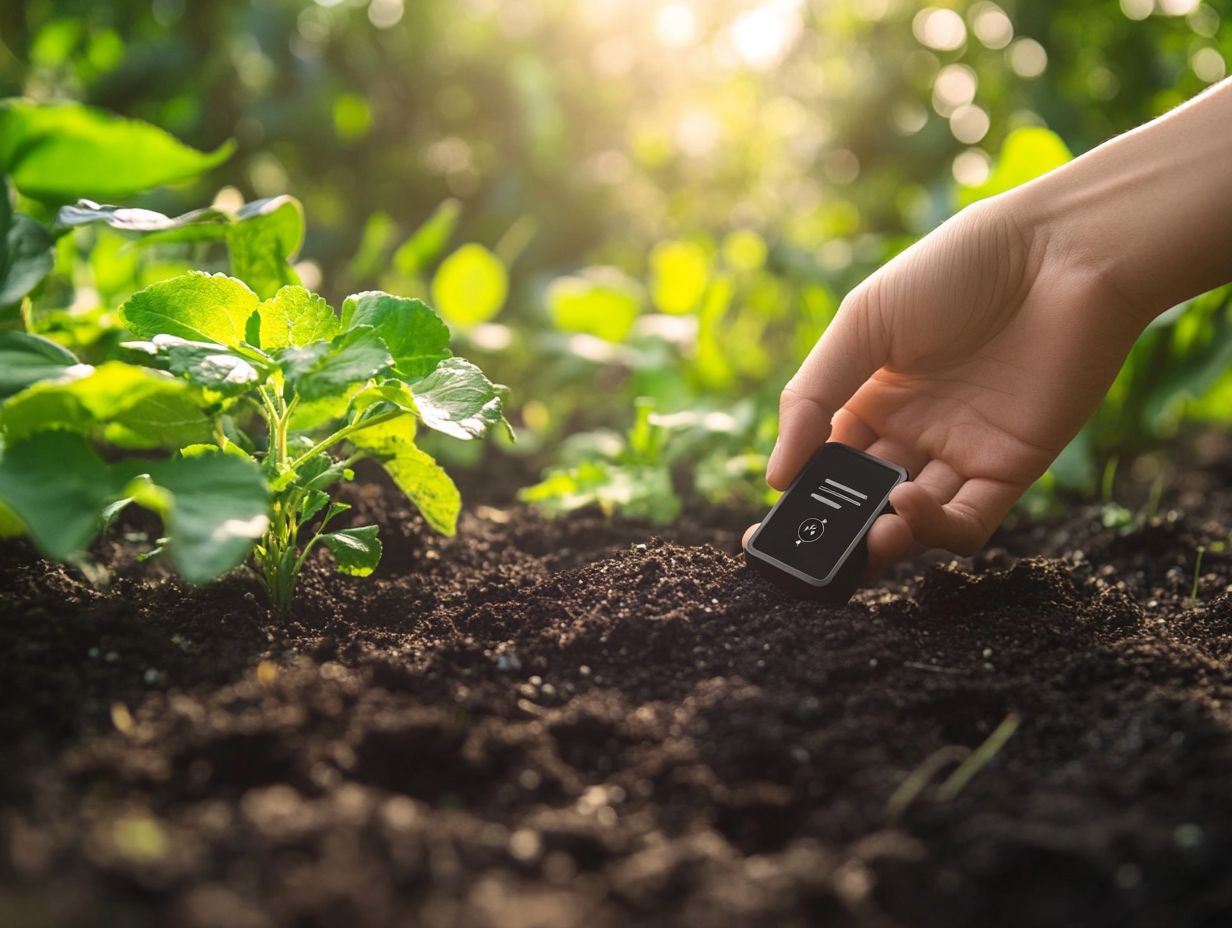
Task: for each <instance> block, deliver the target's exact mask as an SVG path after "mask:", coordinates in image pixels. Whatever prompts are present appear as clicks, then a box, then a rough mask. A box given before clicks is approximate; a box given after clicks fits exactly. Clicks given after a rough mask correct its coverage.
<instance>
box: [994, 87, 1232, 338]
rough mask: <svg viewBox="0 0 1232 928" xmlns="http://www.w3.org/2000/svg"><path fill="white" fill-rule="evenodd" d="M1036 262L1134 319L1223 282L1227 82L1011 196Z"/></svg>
mask: <svg viewBox="0 0 1232 928" xmlns="http://www.w3.org/2000/svg"><path fill="white" fill-rule="evenodd" d="M1015 193H1016V196H1015V197H1014V203H1015V206H1016V207H1017V208H1018V209H1019V215H1020V216H1021V218H1022V221H1023V222H1024V223H1025V224H1026V225H1027V226H1029V228H1030V229H1031V234H1032V235H1033V237H1035V238H1037V239H1040V240H1042V241H1041V242H1040V244H1041V253H1042V254H1043V255H1044V260H1050V261H1063V262H1065V263H1072V264H1074V265H1075V266H1077V267H1080V268H1082V269H1083V270H1085V271H1089V272H1090V273H1091V274H1093V275H1096V276H1098V277H1099V278H1101V279H1102V280H1104V281H1106V282H1107V283H1108V284H1109V285H1110V286H1111V287H1112V288H1113V289H1114V291H1115V292H1116V293H1117V294H1118V295H1119V296H1120V297H1121V298H1122V299H1124V300H1125V301H1126V302H1127V303H1128V304H1129V305H1130V306H1131V307H1132V309H1133V310H1134V311H1135V312H1136V313H1139V314H1140V315H1141V317H1142V319H1143V321H1145V320H1149V319H1150V318H1152V317H1154V316H1155V315H1158V314H1159V313H1161V312H1163V311H1164V310H1165V309H1167V308H1168V307H1170V306H1172V305H1174V304H1176V303H1179V302H1181V301H1182V300H1185V299H1187V298H1189V297H1192V296H1195V295H1197V294H1199V293H1203V292H1205V291H1207V290H1210V289H1212V288H1213V287H1217V286H1219V285H1220V284H1224V283H1227V282H1228V281H1230V280H1232V80H1230V81H1224V82H1223V83H1222V84H1219V85H1217V86H1216V87H1213V88H1211V89H1210V90H1209V91H1207V92H1206V93H1204V94H1202V95H1200V96H1198V97H1196V98H1195V99H1193V100H1191V101H1190V102H1188V103H1186V104H1185V105H1184V106H1181V107H1178V108H1177V109H1175V110H1173V111H1172V112H1170V113H1168V114H1167V115H1165V116H1162V117H1160V118H1159V119H1156V120H1154V121H1153V122H1150V123H1147V124H1146V125H1145V126H1142V127H1141V128H1139V129H1135V130H1134V131H1132V132H1128V133H1126V134H1125V135H1122V136H1119V137H1117V138H1115V139H1113V140H1112V141H1110V142H1107V143H1106V144H1104V145H1101V146H1099V147H1098V148H1096V149H1093V150H1092V151H1090V152H1088V153H1087V154H1085V155H1083V156H1082V157H1080V158H1078V159H1076V160H1074V161H1073V162H1071V163H1070V164H1068V165H1066V166H1065V167H1063V168H1061V169H1059V170H1057V171H1054V172H1052V173H1051V174H1048V175H1045V176H1044V177H1042V178H1040V179H1039V180H1038V181H1035V182H1033V183H1031V184H1028V185H1027V186H1025V187H1022V188H1020V189H1019V191H1016V192H1015Z"/></svg>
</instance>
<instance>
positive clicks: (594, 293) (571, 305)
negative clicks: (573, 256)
mask: <svg viewBox="0 0 1232 928" xmlns="http://www.w3.org/2000/svg"><path fill="white" fill-rule="evenodd" d="M547 302H548V310H549V312H551V314H552V322H553V323H554V324H555V325H556V327H557V328H558V329H561V330H562V331H565V332H582V333H585V334H587V335H595V336H597V337H599V338H602V339H605V340H607V341H609V342H623V341H624V340H625V339H626V338H628V337H629V333H630V332H631V331H632V329H633V323H634V322H635V321H636V320H637V315H638V313H639V312H640V311H641V306H642V291H641V287H640V286H639V285H638V283H637V281H635V280H633V278H631V277H629V276H628V275H627V274H625V273H624V272H623V271H621V270H619V269H617V268H614V267H590V268H586V269H585V270H583V271H582V272H581V273H579V274H577V275H574V276H572V277H559V278H557V279H556V280H554V281H552V283H551V284H550V285H549V286H548V291H547Z"/></svg>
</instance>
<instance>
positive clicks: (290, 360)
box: [278, 326, 393, 401]
mask: <svg viewBox="0 0 1232 928" xmlns="http://www.w3.org/2000/svg"><path fill="white" fill-rule="evenodd" d="M278 363H279V365H280V366H281V367H282V372H283V376H284V377H285V378H286V381H287V385H288V386H289V387H290V388H291V389H293V390H294V391H295V392H296V393H297V394H298V395H299V396H300V398H301V399H305V400H310V401H311V400H317V399H320V398H321V397H325V396H331V395H335V394H338V393H342V392H343V391H345V390H346V389H347V388H348V387H351V386H352V385H353V384H357V383H363V382H364V381H366V380H370V379H371V378H373V377H375V376H376V375H377V374H379V373H381V372H382V371H384V370H387V369H388V368H389V367H390V366H391V365H392V364H393V358H392V357H391V356H390V353H389V350H388V349H387V348H386V347H385V343H384V342H383V341H382V340H381V338H380V337H379V336H378V335H377V334H376V332H375V331H373V330H372V329H371V328H368V327H366V326H365V327H363V328H358V329H351V330H349V331H347V332H343V333H342V334H341V335H339V336H338V337H337V338H335V339H334V340H333V341H332V342H315V343H313V344H312V345H309V346H308V347H306V348H287V349H285V350H284V351H282V352H281V353H280V354H279V355H278Z"/></svg>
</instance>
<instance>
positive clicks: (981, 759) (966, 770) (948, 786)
mask: <svg viewBox="0 0 1232 928" xmlns="http://www.w3.org/2000/svg"><path fill="white" fill-rule="evenodd" d="M1020 721H1021V719H1020V718H1019V717H1018V714H1017V713H1015V712H1011V713H1010V714H1009V715H1007V716H1006V717H1005V718H1004V719H1003V720H1002V722H1001V724H1000V725H998V726H997V727H996V728H994V729H993V731H992V734H990V735H989V736H988V737H987V738H985V739H984V743H983V744H981V745H980V746H979V747H978V748H976V749H975V750H974V751H972V752H971V754H970V756H969V757H968V758H967V759H966V760H964V761H963V762H962V763H961V764H959V765H958V769H957V770H955V771H954V772H953V773H951V774H950V776H949V778H948V779H947V780H946V781H945V782H944V783H942V784H941V785H940V786H938V787H937V799H938V800H940V801H941V802H949V801H950V800H952V799H954V798H955V797H956V796H957V795H958V794H959V793H961V792H962V791H963V789H964V788H965V787H966V785H967V784H968V783H970V782H971V780H972V779H973V778H974V777H975V775H976V774H977V773H979V772H980V771H981V770H983V769H984V767H985V766H986V765H987V764H988V762H989V761H991V760H992V759H993V758H994V757H996V756H997V753H998V752H999V751H1000V750H1001V749H1002V748H1003V747H1005V742H1007V741H1009V740H1010V738H1011V737H1013V735H1014V732H1016V731H1017V730H1018V723H1019V722H1020Z"/></svg>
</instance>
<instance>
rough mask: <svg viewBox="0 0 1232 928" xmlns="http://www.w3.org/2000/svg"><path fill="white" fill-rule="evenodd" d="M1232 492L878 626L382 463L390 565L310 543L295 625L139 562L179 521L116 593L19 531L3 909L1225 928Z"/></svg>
mask: <svg viewBox="0 0 1232 928" xmlns="http://www.w3.org/2000/svg"><path fill="white" fill-rule="evenodd" d="M1228 484H1229V481H1228V479H1227V475H1225V474H1220V475H1216V474H1198V475H1196V476H1194V477H1193V478H1192V479H1190V480H1189V481H1188V484H1187V486H1188V489H1187V490H1186V491H1185V492H1184V493H1180V494H1179V495H1176V496H1174V498H1172V499H1171V504H1172V505H1171V506H1170V507H1169V508H1165V509H1163V510H1161V511H1160V512H1159V513H1158V514H1157V515H1156V516H1154V517H1152V518H1150V519H1146V520H1143V521H1141V522H1140V523H1139V524H1134V525H1130V526H1126V527H1123V528H1117V527H1105V526H1104V524H1103V521H1102V512H1101V510H1099V509H1098V508H1094V507H1088V508H1083V509H1078V510H1076V511H1075V512H1074V513H1073V514H1072V515H1071V517H1069V518H1068V519H1066V520H1064V521H1061V522H1059V523H1055V524H1050V525H1046V526H1045V525H1038V526H1025V527H1020V528H1019V529H1016V530H1015V531H1013V532H1007V533H1003V534H1002V535H1001V536H999V537H998V538H997V539H995V540H994V542H993V544H992V546H991V547H990V548H989V549H988V550H987V551H986V552H985V553H984V554H982V555H980V556H979V557H977V558H976V559H975V560H973V561H971V560H967V561H940V562H938V563H935V564H932V565H930V566H927V567H924V568H920V566H919V565H916V567H915V568H914V569H915V570H916V571H917V572H916V573H914V574H912V573H910V572H908V571H905V570H904V571H901V572H900V573H899V574H898V575H896V576H892V577H888V578H886V579H885V580H883V581H882V583H881V584H880V585H879V586H877V587H875V588H873V589H869V590H865V591H863V592H861V593H860V594H859V595H858V597H857V598H856V600H854V601H853V602H852V604H851V605H849V606H848V607H846V608H843V609H835V608H830V607H823V606H818V605H811V604H807V603H800V602H796V601H793V600H791V599H788V598H786V597H784V596H782V595H780V594H779V593H778V592H777V591H776V590H775V589H773V588H771V587H769V586H767V585H766V584H765V583H764V582H763V581H762V580H760V579H758V578H757V577H756V576H755V575H753V574H752V573H751V572H750V571H749V570H748V569H747V568H746V567H745V566H744V564H743V562H742V559H741V558H740V557H739V556H738V554H737V553H736V551H737V543H738V532H739V530H740V529H741V528H743V524H744V523H743V522H742V521H740V520H739V519H737V518H733V519H732V520H731V522H730V525H728V527H727V528H725V529H722V530H719V529H715V528H712V527H704V526H698V525H692V526H690V525H687V524H686V525H682V526H680V527H677V528H675V529H674V530H672V531H670V532H666V533H664V532H660V537H655V536H654V534H653V532H652V531H651V530H650V529H648V528H647V527H645V526H642V525H637V524H629V523H624V522H619V521H616V522H611V521H607V520H604V519H603V518H602V517H600V516H599V515H597V514H580V515H576V516H573V517H571V518H569V519H565V520H561V521H556V522H552V521H547V520H544V519H543V518H541V517H539V516H537V515H535V514H533V513H530V512H528V511H526V510H524V509H521V508H518V507H513V506H508V505H502V506H497V507H493V506H483V505H477V504H475V503H474V502H472V503H471V504H470V505H469V507H468V511H467V514H466V516H465V517H464V519H463V521H462V524H461V528H460V531H459V533H458V536H457V537H456V538H453V539H443V538H440V537H437V536H435V535H433V534H432V533H431V532H430V531H429V530H427V529H426V528H425V527H424V526H423V524H422V523H421V522H420V520H419V519H418V518H417V517H415V516H412V514H411V513H410V512H408V511H407V508H406V505H405V504H404V503H403V502H401V501H400V500H399V499H398V497H397V496H396V495H394V494H393V493H392V492H390V490H389V488H388V487H386V486H383V485H381V484H380V483H376V484H373V485H372V486H370V487H369V488H368V489H366V490H365V491H364V492H363V493H362V494H361V495H359V496H357V497H356V498H354V499H353V502H355V503H356V510H355V515H356V516H357V521H358V522H362V521H365V520H366V519H365V517H366V516H371V515H372V514H373V513H380V514H381V519H382V521H383V522H385V523H386V524H387V525H388V528H386V529H385V530H383V537H384V540H385V545H386V552H385V560H384V562H383V565H382V567H381V568H380V570H379V571H378V573H377V574H376V575H375V576H374V577H373V578H370V579H368V580H352V579H348V578H345V577H337V576H333V575H330V574H329V573H328V564H327V563H326V562H325V561H324V560H321V561H318V562H316V563H314V564H313V565H312V567H311V570H310V572H309V575H308V576H307V577H306V580H305V583H304V586H303V592H302V595H301V599H300V602H299V604H298V605H297V607H296V609H295V612H294V614H293V615H292V616H291V617H289V618H287V619H279V618H277V617H274V616H271V615H270V614H268V613H267V611H266V610H265V609H264V608H263V606H262V604H261V599H260V594H259V591H258V590H257V588H256V586H255V584H254V583H253V582H251V580H249V579H246V578H245V577H244V576H243V575H237V576H234V577H231V578H228V579H227V580H225V581H223V582H220V583H217V584H214V585H212V586H209V587H206V588H204V589H200V590H185V589H184V588H182V587H181V586H180V585H179V584H178V583H177V582H176V581H175V580H174V579H171V578H169V577H168V576H167V575H166V574H165V573H164V569H163V568H162V567H161V566H159V565H158V563H157V561H149V562H146V563H144V564H134V563H132V562H131V556H132V554H133V552H134V550H136V549H139V548H140V546H141V544H142V541H141V536H142V533H143V532H144V533H147V534H148V533H149V532H150V531H151V530H152V528H153V527H152V526H143V525H141V524H140V523H130V524H128V525H126V526H123V527H122V528H121V530H120V531H118V532H114V533H112V535H110V536H109V539H110V540H108V541H106V542H104V543H101V544H100V545H99V546H98V547H96V549H95V551H94V552H93V554H94V561H95V564H94V566H93V567H92V568H91V571H90V572H91V575H92V578H93V582H87V581H86V579H85V578H84V577H83V576H82V574H81V573H79V572H77V571H75V570H73V569H70V568H65V567H62V566H55V565H50V564H48V563H46V562H44V561H41V560H39V559H37V558H36V557H35V556H34V555H33V553H32V552H31V551H30V549H28V548H27V547H26V546H25V545H24V544H22V543H9V544H6V545H4V546H3V547H0V681H2V682H0V687H2V688H3V699H2V700H0V751H2V752H3V754H2V758H3V759H2V760H0V924H2V925H13V926H23V928H38V926H53V925H54V926H63V925H108V926H117V925H123V926H147V925H148V926H155V925H160V926H161V925H177V926H188V928H213V926H219V928H221V926H228V928H248V926H251V928H263V926H274V925H302V926H309V925H321V926H344V928H364V926H398V925H404V926H412V925H415V926H447V925H448V926H455V925H461V926H493V928H495V926H500V928H540V926H542V928H556V926H571V925H585V926H587V928H608V926H612V928H615V926H627V925H634V924H636V925H651V926H654V925H669V924H670V925H686V926H698V928H702V926H704V928H722V926H727V925H732V926H735V925H753V924H758V925H776V926H795V925H825V924H867V925H878V926H895V925H924V926H933V925H936V926H966V925H970V926H987V925H999V926H1014V925H1042V924H1048V925H1084V926H1091V925H1142V926H1148V925H1150V926H1154V925H1158V926H1164V925H1167V926H1180V925H1216V924H1227V923H1228V919H1229V917H1230V915H1232V870H1230V868H1229V861H1230V860H1232V679H1230V676H1229V668H1230V667H1232V594H1230V593H1229V590H1230V589H1232V557H1229V555H1228V554H1226V553H1222V554H1220V553H1210V552H1208V553H1207V554H1206V555H1205V557H1204V560H1203V563H1202V569H1201V572H1200V576H1199V589H1198V596H1197V599H1196V601H1195V602H1192V603H1191V601H1190V592H1191V585H1192V582H1193V575H1194V570H1193V568H1194V558H1195V550H1196V547H1197V546H1198V545H1199V544H1202V543H1207V544H1209V543H1210V542H1212V541H1216V540H1218V539H1219V538H1221V537H1223V538H1225V539H1226V536H1227V533H1228V531H1229V529H1230V528H1232V493H1230V492H1228V491H1227V489H1226V487H1227V486H1228ZM1003 723H1004V724H1003ZM1015 723H1016V724H1017V727H1016V728H1013V726H1014V725H1015ZM999 726H1001V734H1002V735H1004V734H1006V733H1007V732H1010V729H1013V730H1012V732H1010V733H1009V737H1008V740H1006V741H1005V743H1004V745H1003V746H1002V747H1001V748H1000V750H998V751H996V752H995V753H994V754H993V755H992V756H991V757H989V758H987V759H986V762H983V763H976V762H975V761H973V760H969V761H968V762H967V765H966V766H965V767H962V768H961V772H957V771H959V770H960V768H959V762H960V761H961V759H962V757H964V756H967V755H966V751H965V750H964V749H975V748H978V747H979V746H980V745H981V744H982V743H984V742H985V740H986V739H987V738H988V737H989V735H990V733H992V732H994V730H997V729H998V727H999ZM930 768H935V769H933V773H932V775H931V776H930V777H924V776H923V774H924V773H925V772H926V771H927V770H929V769H930ZM913 772H914V773H916V774H917V777H915V779H914V780H912V781H910V782H916V781H919V784H918V785H919V786H920V788H919V789H912V790H906V788H904V782H905V781H908V780H909V778H910V777H911V776H912V774H913ZM956 772H957V779H955V775H956ZM943 784H944V785H943ZM960 785H961V788H958V786H960ZM892 797H894V798H892Z"/></svg>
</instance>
